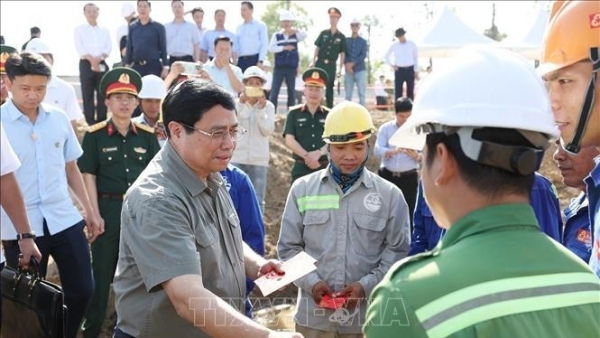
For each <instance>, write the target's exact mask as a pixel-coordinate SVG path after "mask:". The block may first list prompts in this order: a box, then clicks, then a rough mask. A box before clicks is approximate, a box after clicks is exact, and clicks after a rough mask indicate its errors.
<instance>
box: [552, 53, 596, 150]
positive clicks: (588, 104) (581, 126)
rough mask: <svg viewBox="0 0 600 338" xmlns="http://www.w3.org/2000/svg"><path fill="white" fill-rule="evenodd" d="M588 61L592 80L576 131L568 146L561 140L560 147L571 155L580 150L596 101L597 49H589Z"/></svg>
mask: <svg viewBox="0 0 600 338" xmlns="http://www.w3.org/2000/svg"><path fill="white" fill-rule="evenodd" d="M590 60H591V61H592V78H591V79H590V83H589V84H588V88H587V93H586V94H585V100H584V101H583V106H582V107H581V112H580V113H579V122H578V123H577V129H575V135H573V139H572V140H571V142H569V143H568V144H566V145H565V144H564V143H563V140H562V139H561V141H560V142H561V146H562V147H563V148H564V149H565V150H566V151H567V152H569V153H571V154H577V153H579V151H580V150H581V140H582V139H583V134H584V133H585V130H586V127H587V123H588V120H589V118H590V115H591V114H592V109H593V108H594V101H595V100H596V90H595V89H596V78H597V77H598V76H597V75H598V71H599V70H600V51H599V47H594V48H590Z"/></svg>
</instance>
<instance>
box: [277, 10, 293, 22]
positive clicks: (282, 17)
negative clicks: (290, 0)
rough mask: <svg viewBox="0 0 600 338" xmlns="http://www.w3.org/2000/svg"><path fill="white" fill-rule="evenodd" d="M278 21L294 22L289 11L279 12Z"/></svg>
mask: <svg viewBox="0 0 600 338" xmlns="http://www.w3.org/2000/svg"><path fill="white" fill-rule="evenodd" d="M279 21H294V14H292V12H290V11H286V10H283V11H281V12H279Z"/></svg>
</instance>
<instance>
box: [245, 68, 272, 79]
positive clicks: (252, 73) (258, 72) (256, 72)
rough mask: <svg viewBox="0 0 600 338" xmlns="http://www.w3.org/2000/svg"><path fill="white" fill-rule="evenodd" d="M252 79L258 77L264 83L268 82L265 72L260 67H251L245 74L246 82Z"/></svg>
mask: <svg viewBox="0 0 600 338" xmlns="http://www.w3.org/2000/svg"><path fill="white" fill-rule="evenodd" d="M251 77H257V78H259V79H261V80H262V82H263V83H265V82H267V76H266V75H265V72H264V71H263V70H262V69H260V68H259V67H258V66H250V67H248V68H247V69H246V71H245V72H244V80H248V79H249V78H251Z"/></svg>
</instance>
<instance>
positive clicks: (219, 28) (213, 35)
mask: <svg viewBox="0 0 600 338" xmlns="http://www.w3.org/2000/svg"><path fill="white" fill-rule="evenodd" d="M225 16H226V14H225V10H223V9H217V10H216V11H215V29H211V30H207V31H206V32H204V36H202V44H201V45H200V61H202V62H207V61H208V60H212V59H213V58H214V57H215V48H214V45H215V40H216V39H217V38H218V37H220V36H226V37H228V38H229V39H230V40H231V43H232V45H233V49H232V53H231V56H232V57H233V60H234V63H236V62H235V61H236V60H237V55H238V54H237V46H238V43H237V38H236V35H235V33H233V32H231V31H228V30H226V29H225Z"/></svg>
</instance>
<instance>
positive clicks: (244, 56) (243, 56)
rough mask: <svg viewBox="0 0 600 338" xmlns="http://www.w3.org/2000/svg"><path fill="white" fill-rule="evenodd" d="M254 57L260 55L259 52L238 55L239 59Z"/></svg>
mask: <svg viewBox="0 0 600 338" xmlns="http://www.w3.org/2000/svg"><path fill="white" fill-rule="evenodd" d="M253 57H258V54H252V55H242V56H240V57H238V59H249V58H253Z"/></svg>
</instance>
